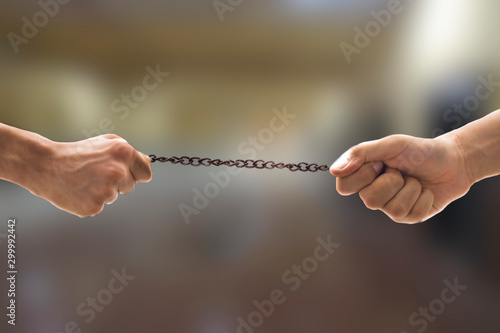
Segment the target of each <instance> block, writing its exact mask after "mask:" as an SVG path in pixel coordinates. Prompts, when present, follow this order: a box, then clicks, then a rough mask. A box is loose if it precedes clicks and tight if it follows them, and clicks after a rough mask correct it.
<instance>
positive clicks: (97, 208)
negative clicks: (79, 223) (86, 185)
mask: <svg viewBox="0 0 500 333" xmlns="http://www.w3.org/2000/svg"><path fill="white" fill-rule="evenodd" d="M103 209H104V203H101V202H98V201H96V200H88V201H87V202H86V203H85V204H84V207H83V214H82V217H92V216H96V215H97V214H99V213H100V212H102V210H103Z"/></svg>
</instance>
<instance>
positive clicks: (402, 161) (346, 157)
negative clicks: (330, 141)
mask: <svg viewBox="0 0 500 333" xmlns="http://www.w3.org/2000/svg"><path fill="white" fill-rule="evenodd" d="M383 165H385V166H386V167H387V169H386V172H385V173H384V174H380V173H381V170H382V167H383ZM330 172H331V173H332V175H334V176H335V177H337V191H338V192H339V193H340V194H342V195H351V194H354V193H359V196H360V197H361V199H362V200H363V202H364V203H365V205H366V206H367V207H368V208H370V209H374V210H381V211H383V212H384V213H386V214H387V215H388V216H389V217H390V218H392V219H393V220H394V221H396V222H401V223H415V222H421V221H425V220H427V219H429V218H430V217H432V216H434V215H436V214H438V213H439V212H441V211H442V210H443V209H444V208H445V207H446V206H447V205H448V204H450V203H451V202H452V201H454V200H456V199H458V198H460V197H462V196H464V195H465V194H466V193H467V192H468V191H469V189H470V187H471V186H472V185H473V184H474V183H475V182H478V181H480V180H482V179H484V178H488V177H492V176H496V175H499V174H500V110H499V111H496V112H493V113H492V114H490V115H488V116H486V117H484V118H482V119H479V120H477V121H475V122H473V123H470V124H468V125H466V126H464V127H462V128H459V129H457V130H455V131H452V132H450V133H447V134H444V135H442V136H440V137H438V138H435V139H422V138H416V137H411V136H405V135H393V136H389V137H386V138H383V139H380V140H376V141H370V142H364V143H361V144H359V145H357V146H355V147H353V148H351V149H349V150H348V151H347V152H346V153H344V154H343V155H342V156H341V157H340V158H339V159H338V160H337V161H336V162H335V163H334V164H333V165H332V167H331V169H330ZM402 172H403V173H402Z"/></svg>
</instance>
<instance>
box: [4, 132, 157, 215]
mask: <svg viewBox="0 0 500 333" xmlns="http://www.w3.org/2000/svg"><path fill="white" fill-rule="evenodd" d="M0 142H1V143H2V144H1V145H0V155H1V156H2V159H1V160H0V179H4V180H7V181H10V182H12V183H15V184H18V185H20V186H22V187H24V188H26V189H27V190H29V191H30V192H31V193H33V194H35V195H37V196H39V197H41V198H43V199H46V200H47V201H49V202H51V203H52V204H53V205H54V206H56V207H58V208H60V209H62V210H64V211H67V212H69V213H71V214H74V215H77V216H79V217H86V216H95V215H97V214H99V213H100V212H101V211H102V210H103V208H104V204H111V203H113V202H114V201H115V200H116V199H117V197H118V194H119V193H121V194H127V193H130V192H131V191H132V190H133V189H134V187H135V186H136V185H137V183H138V182H149V181H150V180H151V178H152V172H151V167H150V163H151V161H150V159H149V157H148V156H146V155H144V154H142V153H140V152H138V151H137V150H135V149H134V148H133V147H132V146H131V145H129V144H128V143H127V142H126V141H125V140H124V139H122V138H120V137H119V136H117V135H114V134H106V135H101V136H97V137H94V138H90V139H87V140H82V141H77V142H54V141H51V140H49V139H47V138H44V137H43V136H41V135H38V134H36V133H32V132H28V131H24V130H21V129H18V128H14V127H11V126H7V125H4V124H0Z"/></svg>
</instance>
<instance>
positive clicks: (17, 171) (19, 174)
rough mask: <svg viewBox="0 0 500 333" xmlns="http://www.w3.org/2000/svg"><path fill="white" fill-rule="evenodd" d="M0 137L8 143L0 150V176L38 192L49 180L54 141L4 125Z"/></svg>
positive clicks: (0, 130) (0, 129)
mask: <svg viewBox="0 0 500 333" xmlns="http://www.w3.org/2000/svg"><path fill="white" fill-rule="evenodd" d="M0 137H1V139H2V141H4V142H8V145H6V146H4V148H3V149H2V161H1V163H0V164H1V165H0V178H2V179H5V180H7V181H10V182H12V183H15V184H18V185H20V186H22V187H24V188H26V189H28V190H29V191H31V192H32V193H34V194H36V195H39V194H40V193H41V192H42V191H43V189H44V188H46V186H48V183H49V182H50V180H49V178H50V177H49V175H50V174H51V170H52V160H53V158H54V156H55V152H56V143H55V142H53V141H50V140H49V139H47V138H45V137H43V136H41V135H38V134H36V133H32V132H29V131H25V130H21V129H18V128H14V127H10V126H7V125H3V124H2V125H1V127H0Z"/></svg>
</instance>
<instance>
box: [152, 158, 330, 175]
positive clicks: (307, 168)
mask: <svg viewBox="0 0 500 333" xmlns="http://www.w3.org/2000/svg"><path fill="white" fill-rule="evenodd" d="M149 158H150V159H151V163H154V162H160V163H172V164H181V165H191V166H195V167H197V166H207V167H208V166H223V165H225V166H228V167H236V168H247V169H261V170H262V169H267V170H271V169H288V170H290V171H292V172H296V171H301V172H317V171H328V170H329V167H328V165H318V164H316V163H306V162H301V163H298V164H294V163H288V164H285V163H276V162H274V161H264V160H226V161H222V160H220V159H211V158H200V157H187V156H182V157H177V156H172V157H157V156H156V155H149Z"/></svg>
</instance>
